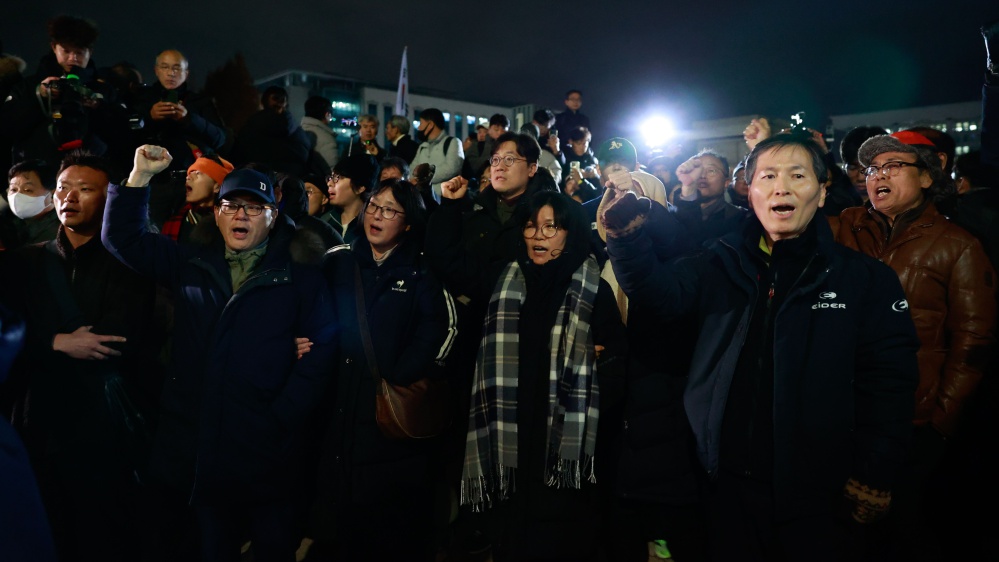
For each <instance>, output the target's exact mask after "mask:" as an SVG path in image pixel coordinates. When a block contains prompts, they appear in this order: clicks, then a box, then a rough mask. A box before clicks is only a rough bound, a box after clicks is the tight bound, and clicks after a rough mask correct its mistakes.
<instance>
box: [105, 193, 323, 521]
mask: <svg viewBox="0 0 999 562" xmlns="http://www.w3.org/2000/svg"><path fill="white" fill-rule="evenodd" d="M148 193H149V190H148V188H146V189H141V188H133V187H121V186H117V185H111V186H110V187H109V189H108V203H107V208H106V210H105V214H104V232H103V241H104V244H105V246H107V248H108V249H109V250H110V251H111V253H112V254H114V255H115V256H116V257H117V258H118V259H119V260H121V261H122V262H123V263H125V264H127V265H129V266H130V267H132V268H133V269H135V270H136V271H138V272H140V273H142V274H144V275H147V276H150V277H153V278H154V279H156V280H157V281H158V282H159V283H161V284H162V285H165V286H167V287H169V288H171V290H172V292H173V295H174V311H175V312H174V336H173V351H172V353H171V361H172V363H171V366H170V376H169V377H168V379H167V381H166V384H165V385H164V388H163V399H162V402H161V417H160V425H159V430H158V432H157V435H156V442H155V444H154V451H153V467H152V468H153V470H155V471H157V472H158V474H160V475H161V477H163V478H164V479H165V480H166V482H168V483H169V484H171V485H172V486H173V487H175V488H176V489H178V490H180V491H182V492H190V491H191V490H192V486H193V497H192V499H193V501H196V502H199V503H211V502H214V501H217V500H222V501H227V500H232V499H237V498H238V499H240V500H241V501H254V500H264V499H272V498H285V497H288V496H289V494H291V493H292V492H293V491H294V490H293V488H294V486H296V485H298V484H299V482H297V481H296V478H293V477H292V475H295V474H296V473H297V472H298V470H300V468H301V458H302V455H303V449H304V447H305V445H306V443H305V442H304V441H305V437H306V435H308V434H309V433H308V429H309V428H308V425H309V422H310V421H311V420H310V415H311V414H312V413H313V411H314V409H315V408H316V407H317V406H318V404H319V401H320V399H321V398H322V394H323V392H324V391H325V389H326V387H327V386H328V383H329V381H330V378H331V376H332V367H333V359H334V356H335V354H336V338H335V336H336V333H335V331H336V329H337V325H336V322H335V320H336V317H335V313H334V310H333V305H332V299H331V297H330V295H329V291H328V290H327V287H326V283H325V281H324V280H323V278H322V275H321V274H320V272H319V270H318V268H316V267H315V266H314V265H310V264H307V263H300V262H298V261H296V260H294V259H293V257H292V253H293V251H294V249H295V247H294V245H293V242H294V241H295V240H294V235H295V227H294V224H293V223H292V222H291V221H290V220H289V219H287V218H286V217H285V216H283V215H279V216H278V217H277V219H276V220H277V225H276V226H275V227H274V229H273V230H272V231H271V233H270V237H269V241H268V243H267V252H266V254H265V255H264V256H263V257H262V258H261V259H260V262H259V263H258V264H257V266H256V269H255V271H254V274H253V275H252V276H251V277H250V278H249V279H247V280H246V282H245V283H244V284H243V285H242V286H241V287H240V288H239V290H238V291H236V292H235V293H233V291H232V281H231V279H230V274H229V266H228V264H227V263H226V262H225V259H224V253H225V244H224V241H223V240H222V236H221V233H219V232H218V230H215V232H214V236H213V237H212V238H211V240H210V241H208V242H206V243H201V244H193V243H192V244H187V245H178V244H177V243H176V242H175V241H173V240H171V239H169V238H167V237H165V236H161V235H159V234H156V233H153V232H149V231H148V230H147V229H146V209H147V204H148V197H149V195H148ZM296 337H306V338H308V339H309V340H310V341H311V342H312V343H313V346H312V349H311V351H310V352H309V353H307V354H305V356H303V357H302V358H301V359H297V358H296V348H295V342H294V338H296ZM195 474H197V479H196V481H195Z"/></svg>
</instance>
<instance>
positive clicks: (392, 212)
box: [364, 202, 406, 220]
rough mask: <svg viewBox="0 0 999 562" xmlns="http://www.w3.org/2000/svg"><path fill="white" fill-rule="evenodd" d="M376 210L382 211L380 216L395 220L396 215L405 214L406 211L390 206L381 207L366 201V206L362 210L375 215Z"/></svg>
mask: <svg viewBox="0 0 999 562" xmlns="http://www.w3.org/2000/svg"><path fill="white" fill-rule="evenodd" d="M378 211H381V212H382V218H383V219H385V220H395V217H396V216H397V215H405V214H406V213H404V212H402V211H399V210H396V209H393V208H392V207H382V206H381V205H375V204H374V203H371V202H368V206H367V207H365V208H364V212H365V213H367V214H369V215H371V216H375V214H376V213H378Z"/></svg>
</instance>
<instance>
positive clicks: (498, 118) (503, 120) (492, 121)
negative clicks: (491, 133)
mask: <svg viewBox="0 0 999 562" xmlns="http://www.w3.org/2000/svg"><path fill="white" fill-rule="evenodd" d="M493 125H499V126H500V127H503V128H504V129H509V128H510V118H509V117H507V116H506V115H503V114H502V113H496V114H493V116H492V117H490V118H489V126H490V127H492V126H493Z"/></svg>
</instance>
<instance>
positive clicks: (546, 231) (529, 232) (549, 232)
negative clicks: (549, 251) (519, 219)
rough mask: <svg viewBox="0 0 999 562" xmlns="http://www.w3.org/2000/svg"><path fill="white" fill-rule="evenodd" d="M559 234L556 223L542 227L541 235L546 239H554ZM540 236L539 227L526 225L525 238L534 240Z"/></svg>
mask: <svg viewBox="0 0 999 562" xmlns="http://www.w3.org/2000/svg"><path fill="white" fill-rule="evenodd" d="M556 234H558V227H557V226H555V224H554V223H548V224H545V225H542V226H541V235H542V236H544V237H545V238H554V237H555V235H556ZM537 235H538V227H537V226H536V225H533V224H528V225H524V238H534V237H535V236H537Z"/></svg>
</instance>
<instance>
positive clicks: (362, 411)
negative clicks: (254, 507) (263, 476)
mask: <svg viewBox="0 0 999 562" xmlns="http://www.w3.org/2000/svg"><path fill="white" fill-rule="evenodd" d="M362 217H363V226H364V237H359V238H358V239H356V240H355V241H354V242H353V244H351V246H350V248H349V249H348V248H347V247H346V246H341V247H339V248H336V249H334V250H331V251H330V252H329V253H328V254H327V256H326V259H325V261H324V264H323V270H324V273H325V275H326V279H327V281H328V282H329V284H330V288H331V289H332V291H333V293H334V295H335V300H336V305H337V311H338V315H339V319H340V322H341V326H342V330H341V332H340V333H341V336H340V346H341V347H340V350H341V351H340V353H341V356H340V360H339V369H338V371H337V383H336V385H335V388H334V390H333V392H334V396H331V397H330V400H329V401H328V402H327V403H328V404H330V407H331V411H330V412H329V414H330V419H329V422H328V424H327V430H326V437H325V439H324V440H323V444H322V451H321V460H320V470H319V498H318V500H317V502H318V505H317V514H318V515H319V519H317V521H316V522H317V523H318V526H316V528H314V538H315V539H316V544H315V545H314V547H313V548H314V550H313V552H312V553H310V560H325V559H327V558H325V556H327V554H332V553H336V554H337V556H338V557H337V558H336V559H337V560H392V559H406V560H432V559H433V555H434V546H435V537H434V534H433V527H432V524H433V514H434V511H433V509H434V504H433V501H434V495H433V491H434V489H435V483H436V479H437V478H439V477H440V468H439V466H440V463H439V455H438V454H437V449H438V443H437V440H436V439H433V438H431V439H421V440H393V439H389V438H388V437H386V436H385V435H384V434H383V433H382V431H381V430H380V428H379V426H378V425H377V423H376V421H375V382H374V378H373V377H372V374H371V371H370V366H369V365H368V361H367V358H366V355H365V351H364V346H363V344H362V340H361V335H360V331H359V328H358V316H357V312H356V310H357V303H356V295H357V294H358V293H357V291H358V290H360V291H361V295H362V296H363V303H364V307H365V311H366V314H367V322H368V326H369V328H370V334H371V340H372V347H373V348H374V356H375V357H376V358H377V363H378V370H379V372H380V374H381V376H382V377H383V378H384V379H385V380H386V381H388V382H389V383H392V384H395V385H410V384H412V383H414V382H416V381H417V380H419V379H421V378H424V377H430V378H440V377H443V376H444V371H443V369H442V366H443V364H444V360H445V359H446V358H447V355H448V353H449V351H450V349H451V345H452V343H453V341H454V337H455V335H456V328H455V317H454V303H453V302H452V301H451V299H450V297H449V296H448V294H447V293H446V292H445V291H444V289H443V287H442V286H441V284H440V282H438V281H437V279H436V278H435V277H433V276H432V275H431V274H430V273H429V272H428V271H427V270H426V268H425V267H423V263H422V257H421V255H420V249H421V248H422V247H423V234H422V233H423V227H424V224H425V216H424V208H423V203H422V200H421V198H420V195H419V193H418V192H417V190H416V189H415V188H414V187H413V186H412V185H411V184H410V183H408V182H405V181H399V180H387V181H385V182H382V184H381V185H380V186H379V187H378V189H377V190H376V191H375V192H374V193H373V194H372V196H371V198H370V199H369V200H368V202H367V203H366V205H365V208H364V212H363V213H362ZM357 272H359V275H360V288H358V286H357ZM313 556H314V557H315V558H313Z"/></svg>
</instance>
